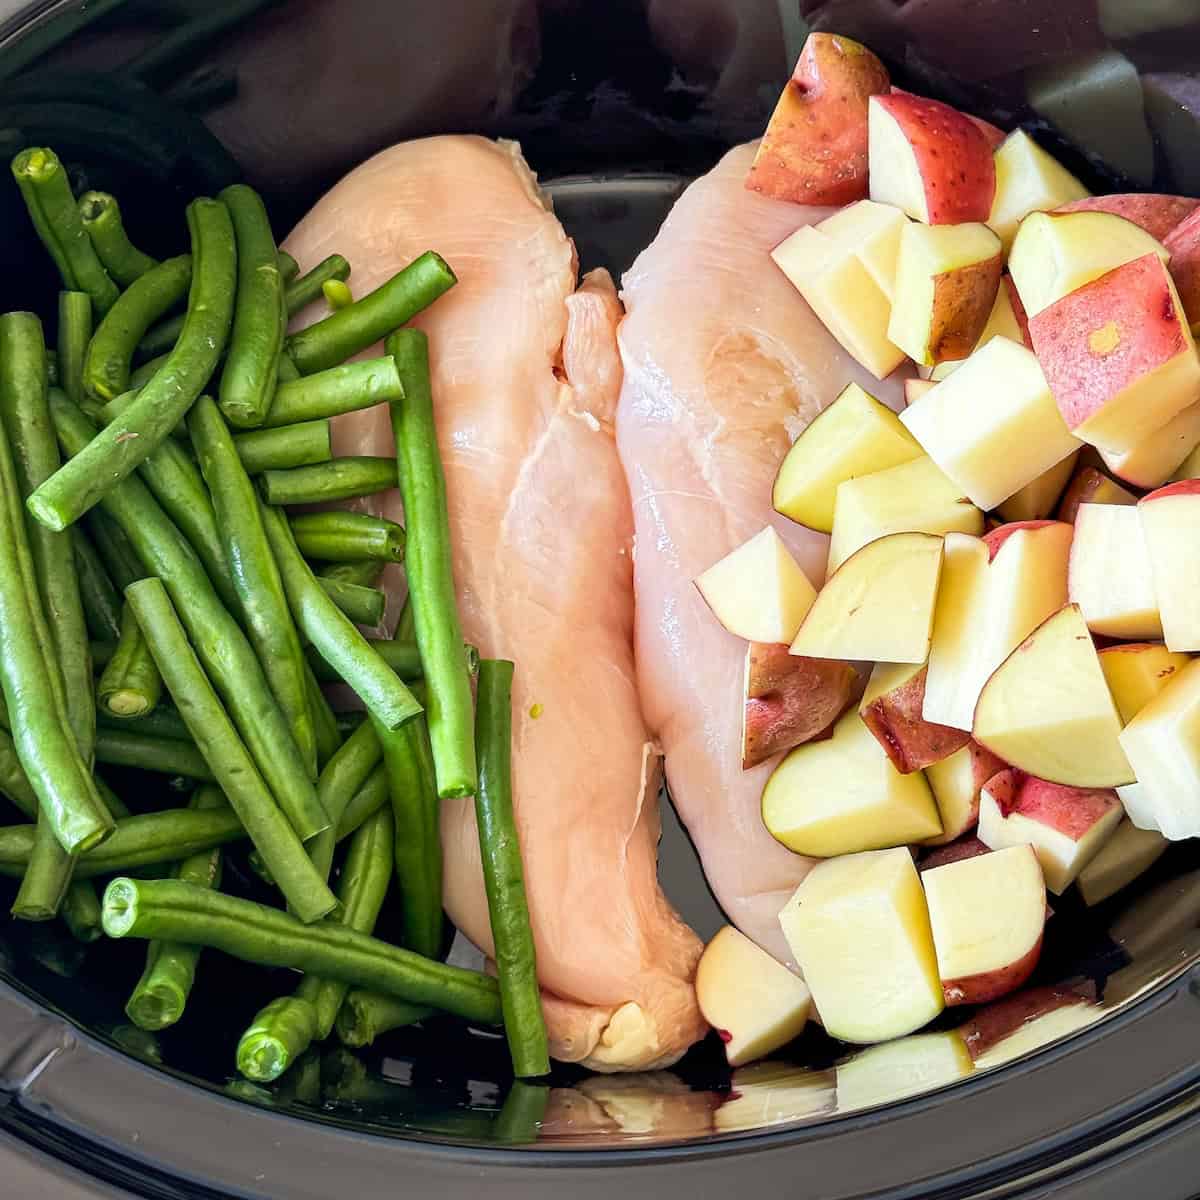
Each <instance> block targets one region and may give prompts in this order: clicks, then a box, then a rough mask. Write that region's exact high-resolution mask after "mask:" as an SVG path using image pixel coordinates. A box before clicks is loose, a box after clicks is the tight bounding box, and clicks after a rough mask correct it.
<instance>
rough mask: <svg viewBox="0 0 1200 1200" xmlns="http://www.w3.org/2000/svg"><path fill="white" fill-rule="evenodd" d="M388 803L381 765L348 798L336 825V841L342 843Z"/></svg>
mask: <svg viewBox="0 0 1200 1200" xmlns="http://www.w3.org/2000/svg"><path fill="white" fill-rule="evenodd" d="M387 801H388V772H387V767H385V766H383V765H382V764H381V765H380V766H378V767H376V768H375V770H373V771H372V772H371V774H370V775H368V776H367V778H366V779H365V780H364V782H363V785H362V787H360V788H359V789H358V791H356V792H355V793H354V795H353V796H351V797H350V803H349V804H347V805H346V807H345V808H344V809H342V815H341V816H340V817H339V818H338V823H337V840H338V841H339V842H344V841H345V840H346V838H348V837H349V836H350V835H351V834H352V833H353V832H354V831H355V830H356V829H358V828H359V826H360V825H363V824H364V823H365V822H366V821H367V820H368V819H369V818H371V817H373V816H374V815H375V814H376V813H377V812H378V811H379V810H380V809H381V808H382V807H383V806H384V805H385V804H386V803H387Z"/></svg>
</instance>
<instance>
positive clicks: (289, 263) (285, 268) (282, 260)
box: [278, 250, 300, 285]
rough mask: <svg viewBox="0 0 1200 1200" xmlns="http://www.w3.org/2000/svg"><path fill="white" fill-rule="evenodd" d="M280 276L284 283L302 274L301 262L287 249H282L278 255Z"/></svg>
mask: <svg viewBox="0 0 1200 1200" xmlns="http://www.w3.org/2000/svg"><path fill="white" fill-rule="evenodd" d="M278 262H279V278H280V279H282V280H283V282H284V284H285V285H286V284H289V283H291V282H292V280H293V279H295V278H296V276H297V275H299V274H300V264H299V263H298V262H297V261H296V260H295V259H294V258H293V257H292V256H291V255H290V254H289V253H288V252H287V251H286V250H280V251H279V256H278Z"/></svg>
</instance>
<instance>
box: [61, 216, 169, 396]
mask: <svg viewBox="0 0 1200 1200" xmlns="http://www.w3.org/2000/svg"><path fill="white" fill-rule="evenodd" d="M79 218H80V220H81V221H82V222H83V228H84V229H85V230H86V232H87V235H88V237H89V238H91V241H92V246H93V247H94V248H95V250H96V254H97V256H98V257H99V259H100V261H101V262H102V263H103V264H104V266H105V269H106V270H107V271H108V273H109V275H111V276H112V277H113V279H115V280H116V281H117V283H118V284H120V286H121V287H123V288H127V287H129V285H130V284H132V283H133V282H134V281H135V280H137V279H140V278H141V277H142V276H143V275H145V274H146V273H147V272H148V271H152V270H153V269H154V268H155V267H156V266H158V260H157V259H155V258H151V257H150V255H148V254H143V253H142V252H141V251H140V250H139V249H138V248H137V247H136V246H135V245H134V244H133V243H132V242H131V241H130V240H129V235H128V234H127V233H126V232H125V224H124V222H123V221H122V220H121V208H120V206H119V205H118V204H117V198H116V197H115V196H110V195H109V194H108V193H107V192H84V193H83V195H82V196H80V197H79ZM67 394H68V395H70V392H68V393H67ZM71 399H72V400H74V399H75V397H74V396H71Z"/></svg>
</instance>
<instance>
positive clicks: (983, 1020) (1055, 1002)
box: [962, 983, 1096, 1059]
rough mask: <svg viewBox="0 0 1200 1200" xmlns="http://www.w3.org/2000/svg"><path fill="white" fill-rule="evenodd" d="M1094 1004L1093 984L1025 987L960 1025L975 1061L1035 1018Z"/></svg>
mask: <svg viewBox="0 0 1200 1200" xmlns="http://www.w3.org/2000/svg"><path fill="white" fill-rule="evenodd" d="M1095 1002H1096V987H1095V984H1092V983H1084V984H1080V985H1078V986H1077V987H1069V988H1066V987H1039V988H1028V989H1026V990H1025V991H1023V992H1018V993H1017V994H1016V995H1014V996H1009V997H1008V998H1007V999H1004V1000H1001V1001H998V1002H996V1003H993V1004H989V1005H988V1006H987V1008H984V1009H981V1010H980V1011H979V1012H977V1013H976V1014H975V1015H974V1016H973V1017H972V1018H971V1020H970V1021H968V1022H967V1024H966V1025H964V1026H963V1028H962V1035H963V1039H964V1040H965V1041H966V1043H967V1050H968V1051H969V1052H970V1055H971V1057H972V1058H973V1059H977V1058H979V1057H980V1056H981V1055H983V1054H985V1053H986V1052H987V1051H988V1050H991V1049H992V1048H993V1047H994V1046H997V1045H999V1043H1000V1042H1002V1041H1003V1040H1004V1039H1005V1038H1006V1037H1008V1036H1009V1035H1010V1034H1013V1033H1016V1031H1017V1030H1018V1029H1020V1028H1021V1026H1022V1025H1025V1024H1027V1023H1028V1022H1029V1021H1032V1020H1034V1019H1035V1018H1036V1017H1043V1016H1045V1015H1046V1014H1047V1013H1050V1012H1054V1010H1055V1009H1058V1008H1066V1007H1067V1006H1068V1005H1070V1004H1094V1003H1095Z"/></svg>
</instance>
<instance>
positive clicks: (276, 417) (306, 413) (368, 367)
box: [264, 354, 404, 427]
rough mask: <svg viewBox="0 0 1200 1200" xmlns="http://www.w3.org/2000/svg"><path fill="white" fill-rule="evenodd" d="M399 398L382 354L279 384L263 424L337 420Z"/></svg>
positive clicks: (399, 390) (394, 377)
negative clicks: (343, 414) (334, 418)
mask: <svg viewBox="0 0 1200 1200" xmlns="http://www.w3.org/2000/svg"><path fill="white" fill-rule="evenodd" d="M403 397H404V390H403V388H401V386H400V376H399V375H398V374H397V372H396V364H395V362H394V361H393V360H392V359H390V358H389V357H388V356H387V355H386V354H385V355H383V356H382V357H380V358H368V359H364V360H363V361H361V362H348V363H343V364H342V365H341V366H337V367H330V368H328V370H325V371H319V372H317V373H316V374H315V375H307V376H303V377H300V378H297V379H295V380H292V381H290V382H287V383H281V384H280V385H279V388H278V390H277V391H276V392H275V399H274V401H273V402H272V404H271V408H270V411H269V412H268V413H267V419H266V421H265V422H264V424H266V425H267V426H268V427H271V426H280V425H295V424H296V423H297V422H298V421H315V420H318V419H319V418H321V417H337V416H340V415H341V414H342V413H349V412H358V411H359V410H361V409H364V408H374V407H375V405H376V404H383V403H384V402H387V403H391V402H393V401H396V400H401V399H403Z"/></svg>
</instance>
